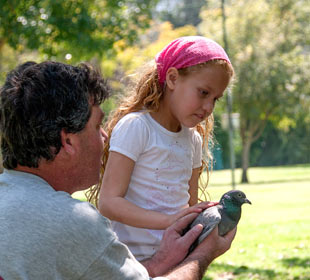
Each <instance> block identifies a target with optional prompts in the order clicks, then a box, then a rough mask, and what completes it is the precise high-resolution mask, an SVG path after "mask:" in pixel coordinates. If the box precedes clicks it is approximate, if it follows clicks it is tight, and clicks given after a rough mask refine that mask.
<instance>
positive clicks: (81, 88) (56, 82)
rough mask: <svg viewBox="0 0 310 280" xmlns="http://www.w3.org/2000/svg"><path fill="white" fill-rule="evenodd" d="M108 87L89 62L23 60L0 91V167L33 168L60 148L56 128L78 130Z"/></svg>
mask: <svg viewBox="0 0 310 280" xmlns="http://www.w3.org/2000/svg"><path fill="white" fill-rule="evenodd" d="M108 95H109V87H108V86H107V84H106V81H105V80H103V78H102V77H101V75H100V73H99V72H98V71H97V70H95V69H93V68H92V67H91V66H90V65H87V64H81V65H79V66H77V67H75V66H71V65H67V64H63V63H59V62H53V61H46V62H42V63H39V64H38V63H35V62H26V63H24V64H22V65H20V66H18V67H17V68H15V69H14V70H12V71H11V72H10V73H9V74H8V75H7V78H6V81H5V83H4V85H3V87H2V88H1V90H0V131H1V150H2V155H3V166H4V167H5V168H7V169H14V168H16V167H17V165H22V166H28V167H34V168H37V167H38V166H39V161H40V160H41V159H46V160H48V161H52V160H53V159H54V158H55V156H56V155H57V153H58V152H59V150H60V149H61V145H62V144H61V136H60V133H61V130H62V129H64V130H66V131H67V132H69V133H78V132H79V131H81V130H83V129H84V127H85V125H86V123H87V121H88V119H89V117H90V115H91V106H92V105H99V104H101V103H102V102H103V101H104V100H105V98H107V97H108Z"/></svg>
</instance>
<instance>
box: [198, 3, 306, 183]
mask: <svg viewBox="0 0 310 280" xmlns="http://www.w3.org/2000/svg"><path fill="white" fill-rule="evenodd" d="M226 10H227V30H228V37H229V44H228V45H229V49H228V51H229V54H230V57H231V60H232V62H233V65H234V67H235V70H236V73H237V81H236V83H235V86H234V89H233V95H234V110H235V111H238V112H239V113H240V135H241V139H242V147H243V151H242V167H243V171H244V172H243V174H242V175H243V176H242V181H243V182H246V181H247V176H246V171H247V168H248V166H249V153H250V148H251V145H252V144H253V142H255V141H256V140H257V139H259V137H260V136H261V134H262V132H263V130H264V128H265V125H266V123H267V121H272V122H273V123H274V124H275V125H279V126H280V124H281V122H282V124H283V122H286V123H287V124H288V123H289V124H293V123H294V122H295V120H296V112H300V111H303V112H304V113H303V114H304V115H305V112H309V107H306V106H304V105H303V104H304V102H305V101H304V100H306V103H307V102H309V98H310V90H309V88H310V85H309V82H310V81H309V79H308V77H309V61H310V56H309V53H308V48H309V45H310V41H309V40H310V39H309V38H310V28H309V24H308V19H307V15H308V14H309V10H310V3H309V2H308V1H295V0H286V1H284V2H283V1H276V0H275V1H267V0H258V1H246V0H236V1H230V5H228V6H227V9H226ZM221 16H222V14H221V9H220V7H219V4H217V5H216V4H215V2H214V1H213V2H212V1H210V5H209V8H208V9H206V10H204V11H203V12H202V18H204V21H203V22H202V24H201V25H200V27H199V28H200V30H201V32H202V33H203V34H204V35H205V36H207V37H211V38H214V39H216V40H217V41H219V42H222V17H221ZM308 104H309V103H308Z"/></svg>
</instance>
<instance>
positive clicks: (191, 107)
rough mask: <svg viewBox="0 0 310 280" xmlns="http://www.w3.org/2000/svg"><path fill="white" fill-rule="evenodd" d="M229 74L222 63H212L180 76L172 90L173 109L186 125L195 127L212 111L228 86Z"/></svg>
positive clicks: (177, 117)
mask: <svg viewBox="0 0 310 280" xmlns="http://www.w3.org/2000/svg"><path fill="white" fill-rule="evenodd" d="M229 80H230V77H229V74H228V73H227V72H226V71H225V70H224V68H223V67H222V66H220V65H210V66H207V67H204V68H202V69H200V70H198V71H195V72H193V73H191V74H189V75H187V76H180V75H179V76H178V78H177V80H176V82H175V87H174V89H173V91H172V92H171V94H172V95H171V100H170V101H171V103H170V104H171V108H170V109H171V111H172V115H173V116H174V117H175V118H176V119H177V121H178V122H179V123H180V124H182V125H184V126H185V127H194V126H196V125H197V124H198V123H200V122H202V121H203V120H205V119H206V118H207V117H208V116H209V115H210V114H211V113H212V112H213V109H214V106H215V103H216V101H217V100H218V99H219V98H221V97H222V96H223V93H224V91H225V89H226V87H227V86H228V83H229Z"/></svg>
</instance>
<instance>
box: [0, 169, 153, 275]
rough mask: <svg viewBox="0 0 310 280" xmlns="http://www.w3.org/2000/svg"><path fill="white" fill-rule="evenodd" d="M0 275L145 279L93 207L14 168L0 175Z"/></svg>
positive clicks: (142, 268) (142, 271) (126, 250)
mask: <svg viewBox="0 0 310 280" xmlns="http://www.w3.org/2000/svg"><path fill="white" fill-rule="evenodd" d="M0 277H2V278H3V279H4V280H9V279H10V280H11V279H40V280H41V279H70V280H72V279H81V280H83V279H92V280H94V279H109V280H110V279H149V276H148V273H147V271H146V269H145V268H144V266H142V265H141V264H140V263H139V262H138V261H137V260H136V259H135V258H134V257H133V255H132V254H131V253H130V251H129V250H128V248H127V247H126V246H125V245H123V244H122V243H120V242H119V241H118V239H117V237H116V235H115V233H114V232H113V231H112V230H111V226H110V221H109V220H108V219H106V218H105V217H103V216H102V215H100V213H99V212H98V211H97V210H96V209H95V207H93V206H92V205H91V204H89V203H87V202H81V201H79V200H76V199H73V198H72V197H71V196H70V195H69V194H68V193H66V192H62V191H55V190H54V189H53V188H52V187H51V186H50V185H49V184H48V183H47V182H46V181H45V180H43V179H42V178H40V177H38V176H35V175H33V174H30V173H24V172H18V171H14V170H4V173H3V174H1V175H0Z"/></svg>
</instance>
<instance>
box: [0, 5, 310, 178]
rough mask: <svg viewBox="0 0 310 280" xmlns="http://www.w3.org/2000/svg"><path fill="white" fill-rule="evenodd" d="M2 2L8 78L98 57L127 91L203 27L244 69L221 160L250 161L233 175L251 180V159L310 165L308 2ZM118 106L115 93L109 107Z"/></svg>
mask: <svg viewBox="0 0 310 280" xmlns="http://www.w3.org/2000/svg"><path fill="white" fill-rule="evenodd" d="M0 3H1V5H0V7H1V8H0V82H1V83H3V81H4V79H5V76H6V74H7V73H8V71H9V70H11V69H13V68H14V67H15V66H16V65H18V64H20V63H22V62H24V61H27V60H34V61H36V62H40V61H43V60H47V59H49V60H57V61H62V62H66V63H70V64H77V63H79V62H82V61H88V62H90V63H92V64H93V65H95V66H96V67H99V68H100V69H101V70H102V73H103V75H104V76H105V77H107V78H108V79H109V82H110V85H111V86H112V88H113V91H114V94H115V96H117V95H119V94H122V93H124V92H125V91H126V86H127V83H128V82H127V79H126V77H128V75H130V74H133V73H134V72H135V70H137V69H138V68H139V67H140V66H141V65H142V64H143V63H145V62H147V61H150V60H151V59H153V57H154V55H155V54H156V53H157V52H158V51H159V50H161V48H162V47H163V46H165V45H166V44H167V43H168V42H170V41H171V40H173V39H175V38H177V37H179V36H186V35H203V36H206V37H209V38H212V39H214V40H216V41H217V42H218V43H220V44H221V45H222V46H224V47H225V49H226V51H227V52H228V53H229V56H230V58H231V61H232V63H233V65H234V67H235V71H236V76H235V80H234V83H233V85H232V86H231V88H230V89H229V92H228V94H227V96H228V97H229V98H226V100H223V101H222V102H221V103H220V104H219V105H217V108H216V110H215V113H214V114H215V123H216V128H215V137H216V140H217V142H216V145H215V147H213V153H214V157H215V163H214V167H213V168H214V169H215V170H221V169H227V168H242V173H241V175H240V177H241V178H233V179H234V180H236V181H238V182H239V181H242V182H248V181H249V180H250V178H249V176H248V174H247V170H248V168H249V167H250V166H276V165H288V164H289V165H292V164H305V163H310V79H309V77H310V24H309V18H310V2H309V1H308V0H305V1H303V0H255V1H247V0H236V1H229V0H226V1H224V0H217V1H213V0H195V1H187V0H157V1H155V0H143V1H142V0H127V1H113V0H109V1H107V0H83V1H82V0H66V1H62V0H44V1H38V0H37V1H36V0H20V1H18V0H10V1H9V0H1V1H0ZM114 106H115V102H114V99H113V98H112V99H110V100H109V101H108V102H106V103H105V104H104V110H105V111H106V112H107V113H108V112H109V111H110V110H111V109H113V107H114ZM229 124H230V125H229ZM229 128H230V129H229ZM229 139H230V141H229Z"/></svg>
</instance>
